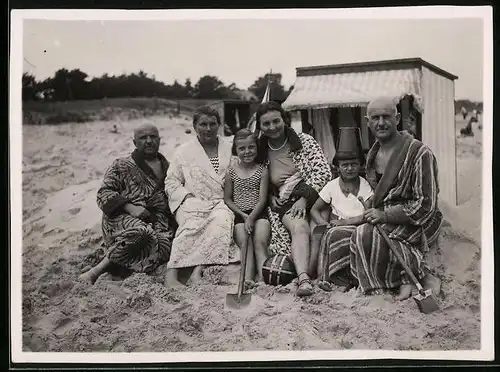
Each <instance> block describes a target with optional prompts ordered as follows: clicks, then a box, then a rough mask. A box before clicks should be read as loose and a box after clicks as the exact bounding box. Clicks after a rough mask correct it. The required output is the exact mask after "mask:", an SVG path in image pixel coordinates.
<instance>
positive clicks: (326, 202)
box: [311, 128, 373, 289]
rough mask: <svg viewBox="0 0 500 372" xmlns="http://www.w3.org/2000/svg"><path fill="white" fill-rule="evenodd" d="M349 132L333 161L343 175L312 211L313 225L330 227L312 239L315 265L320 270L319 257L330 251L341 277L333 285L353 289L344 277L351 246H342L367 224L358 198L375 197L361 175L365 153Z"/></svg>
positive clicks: (324, 191) (327, 188)
mask: <svg viewBox="0 0 500 372" xmlns="http://www.w3.org/2000/svg"><path fill="white" fill-rule="evenodd" d="M349 130H350V128H345V129H344V128H340V136H339V137H340V138H342V137H344V138H345V140H344V141H339V143H343V144H345V145H347V146H345V145H344V147H345V148H344V149H338V150H337V152H336V154H335V157H334V158H333V162H334V165H335V167H336V168H337V169H338V170H339V173H340V175H339V177H337V178H335V179H334V180H332V181H330V182H328V183H327V184H326V186H325V187H323V189H322V190H321V191H320V193H319V198H318V200H316V203H314V205H313V207H312V209H311V218H312V219H313V221H314V222H315V223H316V224H317V225H327V230H326V231H325V233H324V235H323V236H322V235H318V234H312V236H311V246H312V252H313V254H312V255H311V256H312V258H313V265H315V266H316V263H317V262H318V255H319V253H320V252H325V250H328V251H329V252H328V255H329V257H330V261H331V262H332V264H331V265H330V268H331V270H332V271H334V272H336V273H337V275H335V276H334V277H333V279H334V280H333V283H334V284H336V285H338V286H341V287H342V286H343V287H349V286H350V284H351V282H350V280H349V278H350V275H349V274H345V275H342V274H341V272H342V271H344V272H345V271H349V269H350V266H349V253H350V252H349V245H346V244H342V241H343V240H345V239H347V240H349V239H350V237H351V235H352V233H353V232H354V231H355V230H356V227H357V226H359V225H361V224H363V223H365V222H366V221H365V220H364V215H363V214H364V207H363V204H362V203H361V202H360V201H359V199H358V198H360V197H361V198H363V200H365V201H367V200H368V199H369V198H371V197H372V196H373V190H372V188H371V186H370V184H369V183H368V181H367V180H366V179H365V178H363V177H361V176H360V175H359V174H360V170H361V167H362V166H364V163H365V158H364V154H363V149H362V148H361V147H360V146H358V145H357V143H356V142H355V141H349V139H350V138H349V137H348V135H347V131H349ZM352 139H354V138H352ZM348 141H349V142H351V143H347V144H346V142H348ZM339 243H340V244H339ZM320 245H321V247H320ZM321 270H322V265H320V266H319V267H318V274H319V275H320V276H321V275H323V272H322V271H321ZM327 274H328V273H327ZM346 289H349V288H346Z"/></svg>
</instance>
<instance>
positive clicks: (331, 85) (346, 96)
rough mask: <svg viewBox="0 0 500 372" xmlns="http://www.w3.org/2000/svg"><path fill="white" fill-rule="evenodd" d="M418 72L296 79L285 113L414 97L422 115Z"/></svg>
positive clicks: (354, 74) (365, 73)
mask: <svg viewBox="0 0 500 372" xmlns="http://www.w3.org/2000/svg"><path fill="white" fill-rule="evenodd" d="M420 82H421V79H420V71H419V69H416V68H415V69H397V70H382V71H364V72H348V73H333V74H322V75H321V74H318V75H309V76H297V78H296V80H295V84H294V88H293V90H292V92H291V93H290V95H289V96H288V98H287V99H286V101H285V102H283V107H284V108H285V109H286V110H301V109H308V108H312V109H319V108H326V107H357V106H366V105H368V103H369V102H370V101H371V100H372V99H373V98H375V97H377V96H393V97H401V98H402V97H404V96H405V95H413V96H414V97H415V98H416V101H418V102H416V103H417V106H418V107H417V109H418V110H419V111H422V109H423V107H422V105H421V99H420V93H421V86H420Z"/></svg>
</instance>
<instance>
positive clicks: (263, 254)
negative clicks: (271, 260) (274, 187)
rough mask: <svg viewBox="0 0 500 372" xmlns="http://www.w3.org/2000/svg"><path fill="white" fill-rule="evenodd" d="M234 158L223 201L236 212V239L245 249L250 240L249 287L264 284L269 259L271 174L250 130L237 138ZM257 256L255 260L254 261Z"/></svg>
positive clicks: (247, 281) (246, 275) (242, 132)
mask: <svg viewBox="0 0 500 372" xmlns="http://www.w3.org/2000/svg"><path fill="white" fill-rule="evenodd" d="M232 153H233V155H235V156H237V157H238V161H237V162H234V163H233V164H232V165H230V166H229V168H228V170H227V176H226V183H225V187H224V201H225V202H226V205H227V206H228V207H229V208H230V209H231V210H232V211H233V212H234V214H235V218H234V239H235V241H236V244H238V246H239V247H240V248H243V246H244V244H245V242H246V241H247V236H248V235H251V239H248V246H247V251H248V255H247V257H248V259H247V266H246V273H245V278H247V280H245V284H246V286H247V287H252V286H253V285H254V278H255V279H256V280H257V282H262V281H263V280H264V279H263V277H262V266H263V265H264V262H265V261H266V259H267V257H268V252H267V249H268V246H269V239H270V235H271V227H270V225H269V220H268V218H267V212H266V206H267V191H268V183H269V172H268V169H267V167H266V166H265V165H264V164H263V162H262V155H261V150H260V149H259V148H258V145H257V137H256V136H255V134H254V133H253V132H252V131H250V130H248V129H240V130H239V131H238V132H236V134H235V135H234V140H233V148H232ZM254 256H255V257H254Z"/></svg>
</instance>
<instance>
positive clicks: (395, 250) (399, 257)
mask: <svg viewBox="0 0 500 372" xmlns="http://www.w3.org/2000/svg"><path fill="white" fill-rule="evenodd" d="M358 200H359V201H360V202H361V204H363V206H364V207H365V209H366V203H365V202H364V201H363V198H361V197H359V198H358ZM374 227H375V228H376V229H377V231H378V232H379V234H380V235H382V238H384V240H385V242H386V243H387V245H388V246H389V248H390V249H391V251H392V253H393V254H394V255H395V256H396V258H397V259H398V261H399V263H400V264H401V265H402V266H403V269H404V270H405V272H406V273H407V274H408V276H409V277H410V279H411V281H412V282H413V284H415V286H416V287H417V289H418V291H419V292H422V291H423V290H424V289H423V287H422V285H421V284H420V282H419V281H418V279H417V277H416V276H415V274H413V272H412V271H411V269H410V267H409V266H408V264H407V263H406V262H405V260H404V259H403V257H402V256H401V254H400V253H399V252H398V250H397V248H396V246H395V245H394V243H393V242H392V240H391V239H390V238H389V236H388V235H387V233H386V232H385V231H384V230H383V229H382V228H381V227H380V226H378V225H374Z"/></svg>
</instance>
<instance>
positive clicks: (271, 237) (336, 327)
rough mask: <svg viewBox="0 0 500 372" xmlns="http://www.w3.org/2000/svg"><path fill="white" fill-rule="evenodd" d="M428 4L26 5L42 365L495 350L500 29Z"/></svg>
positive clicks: (25, 223)
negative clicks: (495, 40)
mask: <svg viewBox="0 0 500 372" xmlns="http://www.w3.org/2000/svg"><path fill="white" fill-rule="evenodd" d="M405 9H406V12H404V10H405ZM419 9H420V8H415V9H411V8H402V9H401V12H402V13H401V17H399V18H398V17H395V16H394V14H395V13H394V11H392V12H387V18H384V13H383V10H382V9H376V10H377V11H376V12H374V13H373V17H371V18H369V17H357V13H356V11H355V10H352V9H351V10H345V11H348V12H349V13H348V14H350V15H351V17H347V16H346V15H345V14H347V13H343V14H344V15H343V16H340V15H339V14H340V13H339V12H338V11H332V13H331V16H329V17H327V16H326V15H325V14H326V13H324V14H323V16H318V17H316V18H314V17H312V16H311V15H310V14H309V13H307V12H304V14H303V16H302V17H301V16H300V13H297V12H293V15H291V16H290V17H289V18H286V17H285V16H284V15H285V14H286V11H285V10H276V11H274V13H273V11H270V12H269V14H267V13H266V14H267V15H264V13H258V14H260V15H255V13H253V15H252V16H250V15H249V16H248V18H245V16H244V14H245V13H242V12H234V14H235V17H231V16H229V14H230V13H229V12H227V11H226V13H217V11H213V12H212V13H210V12H209V13H207V14H208V15H207V14H205V15H201V13H199V12H193V13H192V16H191V17H189V16H188V15H189V12H188V11H184V12H182V14H183V17H177V18H176V17H172V16H171V17H170V18H169V14H171V13H169V12H168V11H167V12H159V13H158V15H157V16H150V17H149V18H148V16H145V15H144V16H143V17H142V18H141V17H140V16H139V15H138V14H139V13H140V12H135V11H126V12H121V13H120V14H117V13H109V12H108V13H103V14H102V15H101V16H100V15H99V12H98V11H95V13H94V14H93V15H92V16H87V15H88V14H89V13H88V12H87V13H85V14H83V11H82V14H79V11H72V12H71V13H69V12H68V13H61V14H62V15H61V14H55V13H54V12H52V13H50V12H49V13H44V12H43V11H39V13H38V14H37V13H36V12H33V11H32V12H29V15H28V16H26V14H24V16H23V13H22V12H21V13H20V14H19V16H18V18H17V19H18V22H17V25H18V26H19V28H18V30H20V31H19V32H20V34H19V33H17V36H13V37H17V38H18V39H17V45H16V46H17V48H18V49H19V52H16V53H17V54H16V53H13V54H12V55H11V58H17V57H18V56H19V57H20V59H19V61H18V62H17V64H16V66H17V67H16V69H15V70H14V69H13V70H12V72H11V74H13V75H11V80H12V81H16V82H17V84H19V85H18V89H17V90H13V91H12V92H11V100H12V101H11V102H13V101H16V102H17V104H18V106H17V108H18V111H14V109H13V108H12V107H11V108H12V111H11V118H12V121H11V133H14V131H18V132H19V137H18V138H19V139H20V140H21V141H22V142H21V143H20V144H19V157H18V158H17V159H16V157H15V155H12V156H13V158H12V159H11V169H13V171H12V172H15V170H14V168H16V167H17V168H18V174H19V181H14V182H18V183H15V184H16V185H18V189H17V190H15V189H13V190H12V192H17V193H19V197H18V200H20V201H21V204H20V205H19V208H18V209H16V208H14V207H13V208H12V214H13V215H14V214H18V215H19V217H16V219H13V224H15V221H19V224H20V226H18V227H13V229H16V228H17V230H15V231H17V233H18V234H19V235H17V238H19V245H18V246H15V245H13V247H19V250H17V248H13V249H12V251H11V252H12V256H13V260H15V259H16V258H15V256H16V255H18V256H19V262H20V266H19V271H20V272H17V271H16V270H17V266H16V265H17V264H15V263H14V261H13V266H12V267H13V275H17V276H16V277H14V276H13V281H17V286H18V287H17V288H18V289H19V296H20V297H19V299H20V303H19V304H18V305H19V307H18V308H17V307H15V305H14V302H13V310H12V312H13V313H16V314H17V315H18V316H19V317H20V318H19V323H18V324H19V325H20V329H19V335H18V336H17V339H18V340H19V341H20V343H21V345H19V351H20V352H22V354H23V355H26V354H27V355H32V356H33V355H37V354H36V353H37V352H43V353H47V352H48V353H61V352H65V353H81V352H85V353H87V354H88V357H84V358H87V359H88V358H90V356H91V355H92V354H93V353H92V352H100V353H101V352H106V353H109V354H117V353H134V352H151V353H153V352H155V353H177V352H190V353H192V355H193V358H195V357H196V353H197V352H285V351H294V352H300V351H318V352H319V351H323V352H324V351H328V350H331V351H335V352H342V351H363V350H364V351H368V352H375V351H391V352H394V353H395V354H394V355H397V353H398V352H436V354H429V353H427V354H425V355H427V356H431V355H439V354H438V353H437V352H440V351H458V350H460V352H461V353H462V357H463V358H466V355H467V352H468V351H469V352H471V355H473V353H474V351H476V352H477V351H480V350H482V349H483V348H485V347H486V348H492V345H489V344H485V343H484V342H485V339H483V340H482V329H483V328H484V327H486V328H488V327H489V328H491V326H489V325H488V324H492V323H490V322H491V321H492V320H491V319H492V316H493V314H492V313H490V311H492V305H491V303H490V305H488V306H489V307H488V308H487V309H485V308H484V307H483V304H484V301H485V297H482V291H483V290H484V280H485V279H484V275H485V270H484V268H485V267H488V268H490V269H489V270H493V267H492V266H493V261H492V257H493V254H492V251H493V246H492V237H491V236H488V234H485V232H484V226H485V225H484V224H485V223H486V224H487V226H490V225H491V210H490V209H491V195H490V193H491V184H488V185H489V186H485V184H484V179H485V177H484V175H485V172H491V168H485V165H484V164H485V162H484V159H483V157H485V156H486V157H489V158H491V153H485V150H484V148H485V144H483V139H484V140H485V143H486V142H488V141H489V142H491V125H492V111H491V110H492V106H491V102H488V101H487V100H490V99H491V97H492V96H488V97H486V96H485V93H484V92H485V91H486V90H487V89H485V85H484V81H485V76H489V77H491V76H492V73H491V70H490V69H492V67H491V58H492V57H491V55H489V56H488V57H487V58H486V59H487V60H486V59H485V55H486V54H485V53H486V51H485V30H486V29H487V27H486V25H485V16H484V14H486V15H487V14H490V17H491V13H488V12H486V13H485V12H483V13H481V12H479V11H478V12H476V13H474V9H476V8H471V9H470V11H468V12H466V11H464V10H467V8H457V11H456V12H455V16H449V17H448V16H446V17H445V16H442V17H439V18H438V17H437V16H436V14H437V13H434V14H433V13H432V11H430V10H429V9H428V10H427V12H424V11H423V10H422V13H420V10H419ZM476 10H477V9H476ZM483 10H484V9H483ZM221 12H222V11H221ZM123 13H126V14H125V15H124V14H123ZM160 13H161V14H162V16H163V15H164V18H163V19H162V18H161V17H160V16H159V14H160ZM65 14H66V15H65ZM71 14H73V15H74V17H73V18H71ZM150 14H151V13H150ZM209 14H215V16H213V17H211V16H209ZM316 14H317V13H316ZM319 14H321V12H319ZM365 14H366V13H365ZM442 14H445V13H442ZM457 14H459V15H460V14H463V15H462V16H457ZM481 14H483V16H481ZM273 15H279V17H273ZM426 15H428V16H426ZM488 22H490V23H488V25H489V26H490V27H491V20H489V21H488ZM13 33H14V31H13ZM13 44H14V42H13ZM13 48H14V46H13ZM21 65H22V71H21ZM485 66H487V67H485ZM16 92H17V93H16ZM12 136H14V134H12ZM12 136H11V140H12V138H14V137H12ZM488 146H490V145H489V143H488ZM489 148H490V147H489ZM16 161H17V163H16ZM16 164H17V165H16ZM488 164H491V160H489V162H488ZM489 166H490V167H491V165H489ZM487 176H488V175H487V173H486V177H487ZM13 177H14V176H13ZM14 178H15V177H14ZM13 187H14V186H13ZM485 187H487V188H486V189H485ZM488 187H489V189H488ZM485 195H487V197H488V203H489V204H487V205H486V206H485V204H484V203H485V201H484V198H485ZM485 211H487V212H485ZM485 213H487V214H485ZM21 215H22V217H21ZM13 218H14V217H13ZM488 228H490V229H491V227H488ZM13 231H14V230H13ZM17 233H13V236H16V234H17ZM485 235H486V238H485ZM13 244H15V243H13ZM485 259H486V261H488V262H484V260H485ZM15 262H18V261H15ZM485 265H488V266H485ZM489 270H488V272H490V271H489ZM14 278H18V279H14ZM489 278H490V279H491V277H489ZM488 285H490V287H488V288H491V290H492V289H493V283H492V281H491V282H489V284H488ZM491 298H492V297H491ZM486 316H488V317H486ZM484 322H486V323H484ZM483 331H484V329H483ZM13 332H16V331H15V330H14V329H13ZM491 342H492V340H491ZM489 350H491V349H489ZM43 353H42V354H43ZM361 354H362V353H361ZM266 355H267V354H266ZM297 355H298V354H297ZM370 355H375V354H370ZM380 355H382V354H380ZM384 355H388V354H384ZM391 355H393V354H391ZM488 355H489V354H488ZM265 358H266V359H268V357H267V356H266V357H265ZM243 359H244V358H243ZM268 360H269V359H268Z"/></svg>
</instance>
